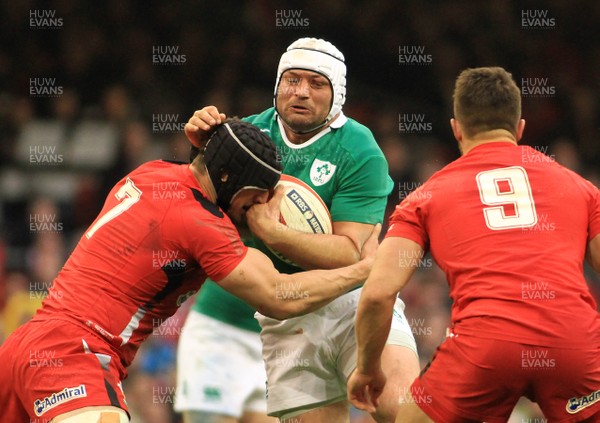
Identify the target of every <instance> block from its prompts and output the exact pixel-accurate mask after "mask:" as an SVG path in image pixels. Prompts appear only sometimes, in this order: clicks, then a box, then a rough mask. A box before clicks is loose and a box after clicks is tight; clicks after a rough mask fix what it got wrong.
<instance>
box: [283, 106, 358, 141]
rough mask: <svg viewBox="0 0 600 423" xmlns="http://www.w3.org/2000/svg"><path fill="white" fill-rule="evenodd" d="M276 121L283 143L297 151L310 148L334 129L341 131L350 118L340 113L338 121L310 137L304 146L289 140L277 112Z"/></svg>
mask: <svg viewBox="0 0 600 423" xmlns="http://www.w3.org/2000/svg"><path fill="white" fill-rule="evenodd" d="M275 119H277V124H278V125H279V132H280V133H281V138H282V139H283V142H284V143H285V145H286V146H288V147H289V148H292V149H296V150H300V149H302V148H305V147H308V146H309V145H311V144H313V143H315V142H317V141H318V140H319V139H320V138H321V137H323V136H324V135H326V134H328V133H330V132H331V130H332V129H339V128H341V127H342V126H344V124H345V123H346V122H347V121H348V118H347V117H346V115H344V112H340V114H339V116H338V117H337V119H336V120H334V121H333V122H332V123H331V125H329V126H328V127H327V128H324V129H322V130H320V131H319V132H317V133H316V134H315V135H313V136H312V137H310V138H309V139H308V140H306V141H305V142H303V143H302V144H294V143H293V142H291V141H290V140H289V139H288V137H287V135H286V133H285V128H284V127H283V123H281V119H279V115H278V114H277V112H275Z"/></svg>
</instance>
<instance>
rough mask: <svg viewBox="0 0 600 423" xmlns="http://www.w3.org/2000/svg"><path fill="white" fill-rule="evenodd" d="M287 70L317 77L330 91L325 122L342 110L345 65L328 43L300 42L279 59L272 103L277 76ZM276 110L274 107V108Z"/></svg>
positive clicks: (303, 39) (297, 41)
mask: <svg viewBox="0 0 600 423" xmlns="http://www.w3.org/2000/svg"><path fill="white" fill-rule="evenodd" d="M288 69H304V70H309V71H313V72H317V73H320V74H321V75H323V76H324V77H326V78H327V79H328V80H329V82H330V83H331V86H332V88H333V101H332V104H331V109H330V110H329V114H328V115H327V118H326V121H329V120H330V119H331V118H333V117H334V116H335V115H336V114H338V113H339V112H340V111H341V110H342V106H343V105H344V102H345V101H346V64H345V63H344V55H343V54H342V52H341V51H339V50H338V49H337V48H336V47H335V46H334V45H333V44H331V43H330V42H329V41H325V40H322V39H320V38H300V39H299V40H296V41H294V42H293V43H292V44H290V46H289V47H288V48H287V51H286V52H285V53H283V54H282V55H281V59H280V60H279V66H278V67H277V80H276V81H275V99H274V101H275V102H276V101H277V88H278V87H279V82H280V81H281V75H282V74H283V73H284V72H285V71H286V70H288ZM275 106H276V107H277V104H275Z"/></svg>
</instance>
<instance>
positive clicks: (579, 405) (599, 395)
mask: <svg viewBox="0 0 600 423" xmlns="http://www.w3.org/2000/svg"><path fill="white" fill-rule="evenodd" d="M598 401H600V389H599V390H597V391H596V392H592V393H591V394H589V395H584V396H583V397H579V398H575V397H573V398H571V399H570V400H569V401H567V413H569V414H575V413H579V412H580V411H581V410H583V409H584V408H588V407H589V406H591V405H594V404H595V403H597V402H598Z"/></svg>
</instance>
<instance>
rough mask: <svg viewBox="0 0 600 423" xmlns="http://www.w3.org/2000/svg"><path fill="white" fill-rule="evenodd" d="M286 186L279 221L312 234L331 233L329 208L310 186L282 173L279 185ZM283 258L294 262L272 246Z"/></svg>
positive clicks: (288, 261)
mask: <svg viewBox="0 0 600 423" xmlns="http://www.w3.org/2000/svg"><path fill="white" fill-rule="evenodd" d="M279 185H283V186H284V187H285V194H284V196H283V200H282V201H281V206H280V212H281V214H280V217H279V221H280V222H281V223H282V224H284V225H286V226H287V227H289V228H291V229H295V230H297V231H300V232H306V233H312V234H331V233H332V229H333V224H332V222H331V215H330V214H329V209H328V208H327V206H326V205H325V203H324V202H323V200H322V199H321V197H320V196H319V194H317V193H316V192H315V191H314V190H313V189H312V188H311V187H310V186H308V185H307V184H306V183H304V182H303V181H301V180H300V179H298V178H295V177H293V176H290V175H281V179H280V180H279V183H278V186H279ZM271 251H272V252H273V254H275V255H276V256H277V257H279V258H280V259H281V260H283V261H285V262H287V263H290V264H294V263H293V262H292V261H291V260H289V259H287V258H286V257H284V256H283V255H282V254H280V253H279V252H277V251H275V250H274V249H272V248H271Z"/></svg>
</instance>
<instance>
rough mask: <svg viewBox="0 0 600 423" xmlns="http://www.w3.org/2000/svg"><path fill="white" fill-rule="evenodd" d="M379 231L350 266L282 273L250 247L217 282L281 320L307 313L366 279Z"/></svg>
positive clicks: (266, 258) (377, 230) (265, 257)
mask: <svg viewBox="0 0 600 423" xmlns="http://www.w3.org/2000/svg"><path fill="white" fill-rule="evenodd" d="M379 232H380V225H377V226H376V228H375V230H373V231H372V233H371V236H370V237H369V239H368V240H367V242H366V243H365V247H364V252H365V254H368V256H366V258H365V259H363V260H360V261H359V262H357V263H355V264H353V265H351V266H347V267H343V268H340V269H335V270H311V271H308V272H299V273H294V274H292V275H287V274H282V273H279V272H278V271H277V270H276V269H275V267H274V266H273V263H272V262H271V260H269V258H268V257H267V256H265V255H264V254H263V253H261V252H260V251H258V250H256V249H253V248H250V249H248V253H247V254H246V256H245V257H244V259H243V260H242V261H241V263H240V264H238V265H237V266H236V267H235V269H234V270H233V271H232V272H231V273H230V274H229V275H227V276H226V277H225V278H223V279H221V280H219V281H216V282H217V283H218V284H219V285H220V286H221V287H222V288H224V289H225V290H227V291H229V292H231V293H232V294H234V295H236V296H238V297H240V298H241V299H243V300H244V301H246V302H247V303H248V304H250V305H251V306H252V307H254V308H256V309H257V310H258V311H259V312H260V313H261V314H264V315H266V316H269V317H273V318H275V319H280V320H282V319H288V318H290V317H294V316H298V315H302V314H306V313H309V312H311V311H314V310H316V309H318V308H320V307H322V306H324V305H325V304H327V303H328V302H330V301H331V300H333V299H334V298H337V297H339V296H340V295H343V294H345V293H346V292H348V291H349V290H351V289H352V288H355V287H357V286H359V285H361V284H362V283H363V282H364V280H365V279H366V278H367V276H368V274H369V271H370V269H371V266H372V264H373V256H374V253H375V251H376V249H377V244H378V241H377V239H378V236H379Z"/></svg>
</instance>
